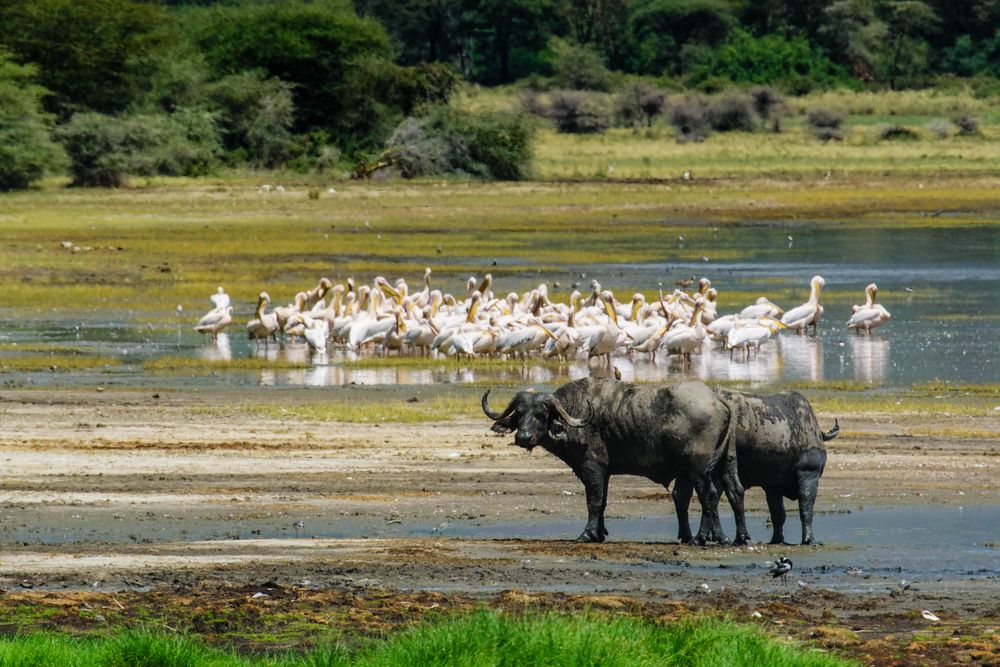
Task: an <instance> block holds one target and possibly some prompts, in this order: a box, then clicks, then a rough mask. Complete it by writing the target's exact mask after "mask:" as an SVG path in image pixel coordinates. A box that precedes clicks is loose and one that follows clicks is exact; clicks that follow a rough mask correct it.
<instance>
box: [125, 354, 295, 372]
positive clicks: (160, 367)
mask: <svg viewBox="0 0 1000 667" xmlns="http://www.w3.org/2000/svg"><path fill="white" fill-rule="evenodd" d="M310 366H311V364H310V363H309V362H307V361H290V360H287V359H264V358H258V357H253V358H249V359H247V358H243V359H230V360H227V361H224V360H217V359H212V360H208V359H194V358H192V357H158V358H156V359H150V360H148V361H145V362H143V368H144V369H145V370H146V371H150V372H183V373H196V374H203V375H207V374H209V373H213V372H216V373H218V372H226V371H230V372H239V371H258V370H288V369H296V368H309V367H310Z"/></svg>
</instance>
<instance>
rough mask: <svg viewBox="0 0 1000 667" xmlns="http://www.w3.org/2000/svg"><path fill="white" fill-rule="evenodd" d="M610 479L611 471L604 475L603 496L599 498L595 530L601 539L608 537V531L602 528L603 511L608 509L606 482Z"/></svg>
mask: <svg viewBox="0 0 1000 667" xmlns="http://www.w3.org/2000/svg"><path fill="white" fill-rule="evenodd" d="M610 479H611V471H610V470H608V471H606V472H605V473H604V494H603V495H602V497H601V518H600V519H599V520H598V522H597V529H598V530H599V531H600V533H599V534H600V536H601V539H602V540H603V539H604V538H605V537H607V536H608V529H607V528H605V527H604V510H605V509H606V508H607V507H608V486H609V484H608V482H609V481H610Z"/></svg>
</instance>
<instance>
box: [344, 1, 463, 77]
mask: <svg viewBox="0 0 1000 667" xmlns="http://www.w3.org/2000/svg"><path fill="white" fill-rule="evenodd" d="M355 7H356V9H357V11H358V13H359V14H360V15H362V16H367V17H371V18H374V19H376V20H378V21H379V22H380V23H381V24H382V25H383V26H385V29H386V30H387V31H388V32H389V36H390V38H391V39H392V47H393V51H394V52H395V54H396V61H397V62H398V63H399V64H401V65H416V64H418V63H422V62H448V63H454V64H456V65H457V64H458V62H459V60H460V58H461V56H462V48H463V45H464V43H465V39H464V36H463V34H462V25H461V21H462V13H463V7H462V0H403V1H401V0H355Z"/></svg>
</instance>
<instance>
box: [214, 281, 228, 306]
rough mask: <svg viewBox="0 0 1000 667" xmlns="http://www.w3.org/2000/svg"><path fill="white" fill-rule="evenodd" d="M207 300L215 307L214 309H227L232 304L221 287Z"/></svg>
mask: <svg viewBox="0 0 1000 667" xmlns="http://www.w3.org/2000/svg"><path fill="white" fill-rule="evenodd" d="M209 299H210V300H211V302H212V303H213V304H214V305H215V307H216V308H228V307H229V305H230V304H231V303H232V301H230V299H229V295H228V294H226V290H224V289H222V286H221V285H220V286H219V288H218V289H217V290H216V291H215V294H213V295H212V296H210V297H209Z"/></svg>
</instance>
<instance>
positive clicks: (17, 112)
mask: <svg viewBox="0 0 1000 667" xmlns="http://www.w3.org/2000/svg"><path fill="white" fill-rule="evenodd" d="M34 81H35V68H34V67H31V66H28V65H18V64H15V63H13V62H11V60H10V59H9V56H8V55H7V54H6V53H4V52H3V51H2V50H0V190H15V189H21V188H26V187H28V186H29V185H31V184H32V183H33V182H35V181H37V180H38V179H39V178H41V177H42V176H44V175H45V172H47V171H53V170H55V169H57V168H59V167H61V166H62V165H63V164H64V162H65V155H64V154H63V152H62V149H61V148H60V147H59V145H58V144H57V143H55V142H54V141H52V137H51V135H50V130H51V127H52V118H51V117H50V116H49V115H48V114H46V113H45V112H44V111H43V110H42V98H43V96H44V95H45V93H46V91H45V89H43V88H42V87H40V86H38V85H36V84H35V83H34Z"/></svg>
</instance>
